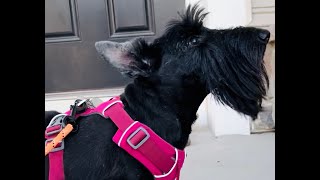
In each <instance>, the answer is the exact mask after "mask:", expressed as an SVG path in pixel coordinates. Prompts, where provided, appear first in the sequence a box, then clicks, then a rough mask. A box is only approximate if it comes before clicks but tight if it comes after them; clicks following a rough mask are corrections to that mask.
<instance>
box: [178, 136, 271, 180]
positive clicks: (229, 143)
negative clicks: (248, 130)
mask: <svg viewBox="0 0 320 180" xmlns="http://www.w3.org/2000/svg"><path fill="white" fill-rule="evenodd" d="M186 150H187V154H188V157H187V159H186V161H185V164H184V167H183V168H182V172H181V178H180V179H181V180H274V179H275V177H274V176H275V133H264V134H252V135H249V136H245V135H228V136H221V137H218V138H215V137H213V136H212V135H211V134H210V132H209V131H208V130H201V131H200V130H196V131H193V132H192V134H191V145H190V146H188V147H187V148H186Z"/></svg>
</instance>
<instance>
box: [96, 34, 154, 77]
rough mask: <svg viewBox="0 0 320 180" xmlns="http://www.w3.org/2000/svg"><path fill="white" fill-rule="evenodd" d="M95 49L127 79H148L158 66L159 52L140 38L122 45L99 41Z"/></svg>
mask: <svg viewBox="0 0 320 180" xmlns="http://www.w3.org/2000/svg"><path fill="white" fill-rule="evenodd" d="M95 47H96V49H97V51H98V53H99V54H100V55H101V56H102V57H103V59H105V60H107V61H109V62H110V63H111V64H112V65H113V66H115V67H116V68H118V69H119V70H120V72H121V73H122V74H124V75H127V76H129V77H136V76H144V77H148V76H150V74H151V73H152V72H154V71H155V70H156V69H157V68H158V65H159V64H160V62H158V59H160V58H159V56H160V51H159V50H157V49H156V48H154V47H153V46H152V45H150V44H148V43H147V42H146V41H145V40H144V39H142V38H136V39H133V40H131V41H126V42H123V43H118V42H112V41H99V42H96V43H95Z"/></svg>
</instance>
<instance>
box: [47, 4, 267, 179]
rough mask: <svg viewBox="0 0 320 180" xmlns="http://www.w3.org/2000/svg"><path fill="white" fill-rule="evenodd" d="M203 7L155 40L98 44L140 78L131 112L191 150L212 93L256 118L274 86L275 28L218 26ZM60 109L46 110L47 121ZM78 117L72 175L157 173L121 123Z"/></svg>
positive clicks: (69, 157) (71, 144)
mask: <svg viewBox="0 0 320 180" xmlns="http://www.w3.org/2000/svg"><path fill="white" fill-rule="evenodd" d="M202 12H203V9H201V8H199V7H198V6H197V5H196V6H193V7H190V6H189V7H188V8H187V10H186V12H185V13H184V14H182V15H181V20H174V21H171V22H170V23H169V24H168V29H167V30H166V32H165V33H164V35H162V36H161V37H159V38H158V39H156V40H154V42H152V43H147V42H145V41H144V40H143V39H141V38H137V39H134V40H132V41H128V42H124V43H116V42H110V41H101V42H97V43H96V45H95V46H96V49H97V51H98V52H99V54H101V55H102V57H103V58H104V59H106V60H108V61H109V62H110V63H111V64H113V65H114V66H115V67H116V68H118V69H119V70H120V71H121V72H122V73H123V74H125V75H127V76H130V77H132V78H134V81H133V83H131V84H129V85H127V86H126V88H125V91H124V93H123V94H122V95H121V100H122V101H123V103H124V106H125V110H126V111H127V113H128V114H129V115H130V116H131V117H132V119H134V120H137V121H140V122H142V123H144V124H146V125H147V126H149V127H150V128H151V129H153V130H154V132H156V133H157V134H158V135H159V136H160V137H162V138H163V139H164V140H166V141H167V142H169V143H170V144H172V145H173V146H174V147H176V148H179V149H184V148H185V146H186V144H187V141H188V138H189V134H190V133H191V125H192V124H193V123H194V121H195V120H196V118H197V116H196V112H197V110H198V107H199V105H200V104H201V102H202V101H203V100H204V98H205V97H206V96H207V95H208V94H209V93H212V94H213V95H215V97H217V98H218V100H219V101H220V102H221V103H223V104H225V105H228V106H230V107H231V108H233V109H234V110H236V111H238V112H240V113H243V114H246V115H249V116H251V117H252V118H253V119H255V118H256V116H257V114H258V112H259V111H260V110H261V102H262V99H263V98H264V96H265V94H266V88H267V86H268V77H267V74H266V70H265V67H264V63H263V56H264V51H265V48H266V44H267V42H268V40H269V36H270V34H269V32H268V31H266V30H262V29H257V28H253V27H238V28H233V29H225V30H211V29H208V28H206V27H204V26H203V25H202V21H203V19H204V18H205V15H206V14H205V13H202ZM56 114H58V112H46V121H47V122H46V123H47V124H48V122H49V121H50V119H51V118H52V117H53V116H54V115H56ZM78 122H79V130H78V132H77V133H74V134H71V135H69V136H68V137H67V138H66V139H65V144H66V146H65V150H64V173H65V177H66V179H99V180H100V179H108V180H111V179H113V180H115V179H123V180H138V179H141V180H148V179H153V176H152V174H151V173H150V172H149V171H148V170H147V169H146V168H145V167H144V166H143V165H142V164H140V163H139V162H138V161H137V160H135V159H134V158H133V157H131V156H130V155H128V154H127V153H126V152H125V151H124V150H123V149H121V148H119V147H118V146H117V145H116V144H115V143H114V142H113V141H112V137H113V135H114V134H115V132H116V130H117V127H116V126H115V125H114V124H113V122H112V121H111V120H109V119H104V118H103V117H101V116H99V115H90V116H88V117H83V118H81V119H79V120H78ZM46 176H47V175H46ZM46 178H47V177H46Z"/></svg>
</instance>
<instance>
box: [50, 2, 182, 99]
mask: <svg viewBox="0 0 320 180" xmlns="http://www.w3.org/2000/svg"><path fill="white" fill-rule="evenodd" d="M184 7H185V2H184V0H45V92H46V93H52V92H66V91H75V90H93V89H101V88H112V87H120V86H123V85H125V84H126V83H128V82H129V81H130V80H129V79H128V78H124V77H123V76H122V75H121V74H120V73H119V72H118V71H117V70H116V69H115V68H113V67H111V65H110V64H108V63H107V62H105V61H103V60H101V59H100V58H99V56H98V54H97V53H96V51H95V47H94V43H95V42H96V41H100V40H113V41H125V40H128V39H131V38H133V37H137V36H144V37H145V38H146V39H148V40H152V39H154V38H155V37H158V36H159V35H161V33H162V32H163V31H164V29H165V24H166V22H167V21H168V20H170V19H171V18H176V17H178V15H177V11H181V10H183V9H184Z"/></svg>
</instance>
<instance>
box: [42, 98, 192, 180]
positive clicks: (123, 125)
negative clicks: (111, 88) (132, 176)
mask: <svg viewBox="0 0 320 180" xmlns="http://www.w3.org/2000/svg"><path fill="white" fill-rule="evenodd" d="M70 113H71V112H70V111H67V112H66V113H64V114H58V115H56V116H55V117H53V118H52V120H51V122H50V123H49V125H48V127H47V129H46V131H45V137H46V139H47V141H46V143H47V142H49V141H50V140H52V139H53V138H54V137H55V136H56V135H57V134H58V133H59V132H60V131H61V130H62V129H63V127H64V126H65V124H64V117H65V116H67V115H70ZM93 113H96V114H100V115H101V116H103V117H105V118H107V117H108V118H110V119H111V120H112V121H113V123H114V124H115V125H116V126H117V127H118V130H117V132H116V133H115V135H114V136H113V138H112V140H113V142H114V143H116V144H117V145H118V146H119V147H121V148H123V149H124V150H125V151H127V152H128V153H129V154H130V155H131V156H133V157H134V158H135V159H137V160H138V161H139V162H141V163H142V164H143V165H144V166H145V167H146V168H147V169H148V170H149V171H150V172H151V173H152V174H153V176H154V177H155V179H157V180H179V176H180V170H181V168H182V165H183V163H184V159H185V157H186V153H185V151H183V150H179V149H177V148H175V147H173V146H172V145H171V144H169V143H167V142H166V141H165V140H163V139H162V138H161V137H159V136H158V135H157V134H156V133H155V132H154V131H152V130H151V129H150V128H149V127H148V126H146V125H144V124H142V123H140V122H138V121H133V120H132V119H131V117H130V116H129V115H128V114H127V112H126V111H125V110H124V109H123V104H122V102H121V100H120V97H119V96H116V97H113V98H111V99H110V100H108V101H106V102H103V103H102V104H100V105H99V106H98V107H96V108H88V109H87V110H86V111H85V112H83V113H80V114H77V115H76V118H78V117H79V116H87V115H89V114H93ZM63 149H64V141H62V142H61V143H60V144H59V145H58V146H57V147H56V148H55V149H53V150H52V151H51V152H50V153H49V180H63V179H64V170H63Z"/></svg>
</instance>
